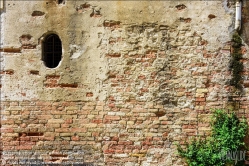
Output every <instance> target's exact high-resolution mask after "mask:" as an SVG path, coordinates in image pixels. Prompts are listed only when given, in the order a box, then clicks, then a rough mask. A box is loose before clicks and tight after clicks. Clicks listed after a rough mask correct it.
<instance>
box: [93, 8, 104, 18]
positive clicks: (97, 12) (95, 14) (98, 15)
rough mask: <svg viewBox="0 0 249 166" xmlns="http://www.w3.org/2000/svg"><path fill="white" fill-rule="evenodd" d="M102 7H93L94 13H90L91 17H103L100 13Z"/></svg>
mask: <svg viewBox="0 0 249 166" xmlns="http://www.w3.org/2000/svg"><path fill="white" fill-rule="evenodd" d="M100 10H101V8H97V7H96V8H93V11H92V13H91V14H90V17H101V16H102V15H101V14H100Z"/></svg>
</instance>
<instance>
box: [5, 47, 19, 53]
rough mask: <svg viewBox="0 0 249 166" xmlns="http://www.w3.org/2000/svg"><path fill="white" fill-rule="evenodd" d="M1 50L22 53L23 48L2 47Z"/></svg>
mask: <svg viewBox="0 0 249 166" xmlns="http://www.w3.org/2000/svg"><path fill="white" fill-rule="evenodd" d="M0 52H9V53H21V48H13V47H10V48H0Z"/></svg>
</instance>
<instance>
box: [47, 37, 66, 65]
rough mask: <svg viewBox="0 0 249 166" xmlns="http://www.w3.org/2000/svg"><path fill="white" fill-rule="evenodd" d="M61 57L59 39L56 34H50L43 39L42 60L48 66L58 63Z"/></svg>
mask: <svg viewBox="0 0 249 166" xmlns="http://www.w3.org/2000/svg"><path fill="white" fill-rule="evenodd" d="M61 57H62V46H61V40H60V38H59V36H58V35H56V34H50V35H48V36H46V37H45V39H44V41H43V58H42V59H43V61H44V64H45V65H46V66H47V67H48V68H55V67H57V66H58V65H59V63H60V61H61Z"/></svg>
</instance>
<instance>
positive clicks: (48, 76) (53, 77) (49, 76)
mask: <svg viewBox="0 0 249 166" xmlns="http://www.w3.org/2000/svg"><path fill="white" fill-rule="evenodd" d="M59 78H60V76H59V75H46V79H59Z"/></svg>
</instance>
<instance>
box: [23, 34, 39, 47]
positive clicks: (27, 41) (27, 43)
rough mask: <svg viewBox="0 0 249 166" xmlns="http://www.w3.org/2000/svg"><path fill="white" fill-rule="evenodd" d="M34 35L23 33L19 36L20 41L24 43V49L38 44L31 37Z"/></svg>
mask: <svg viewBox="0 0 249 166" xmlns="http://www.w3.org/2000/svg"><path fill="white" fill-rule="evenodd" d="M31 38H32V36H31V35H30V34H23V35H22V36H20V37H19V41H20V43H21V44H22V48H24V49H34V48H36V44H34V43H32V41H30V39H31Z"/></svg>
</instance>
